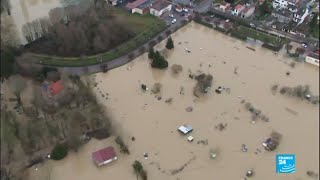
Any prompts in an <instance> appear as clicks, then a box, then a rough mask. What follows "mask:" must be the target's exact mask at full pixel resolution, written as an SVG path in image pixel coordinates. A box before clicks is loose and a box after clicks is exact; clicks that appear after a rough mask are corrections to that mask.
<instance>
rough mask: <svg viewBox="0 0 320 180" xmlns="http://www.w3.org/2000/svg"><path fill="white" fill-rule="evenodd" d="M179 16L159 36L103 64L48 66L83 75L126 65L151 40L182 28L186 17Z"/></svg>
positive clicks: (147, 46) (138, 54) (146, 47)
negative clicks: (104, 68) (103, 67)
mask: <svg viewBox="0 0 320 180" xmlns="http://www.w3.org/2000/svg"><path fill="white" fill-rule="evenodd" d="M176 17H177V22H176V23H175V24H171V25H170V26H168V27H167V28H166V29H165V30H164V31H162V32H161V33H159V34H158V35H157V36H155V37H154V38H152V39H150V40H149V41H148V42H146V43H145V44H143V45H142V46H140V47H137V49H135V50H133V51H131V52H129V53H127V54H126V55H124V56H121V57H119V58H116V59H113V60H111V61H108V62H106V63H102V64H96V65H91V66H86V67H56V66H48V67H55V68H57V69H58V71H59V72H66V73H68V74H77V75H82V74H92V73H97V72H101V71H102V68H101V66H103V65H107V67H108V70H111V69H114V68H117V67H120V66H122V65H125V64H127V63H129V62H130V61H132V60H133V59H135V58H137V57H139V56H140V55H142V54H143V53H144V52H140V51H139V49H140V48H141V47H144V48H145V49H146V50H148V49H149V42H151V41H153V40H154V41H156V42H159V41H158V37H159V36H162V38H165V37H167V36H168V35H167V34H166V31H168V30H170V31H171V33H173V32H175V31H176V30H178V29H179V28H181V27H182V26H184V24H183V23H182V22H181V21H182V20H183V19H185V18H184V17H180V16H178V15H177V16H176ZM128 54H134V56H133V58H131V59H130V58H128Z"/></svg>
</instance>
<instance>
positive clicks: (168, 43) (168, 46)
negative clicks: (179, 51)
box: [166, 37, 174, 49]
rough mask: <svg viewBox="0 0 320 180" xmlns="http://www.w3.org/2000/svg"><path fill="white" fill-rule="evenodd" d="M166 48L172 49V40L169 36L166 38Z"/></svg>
mask: <svg viewBox="0 0 320 180" xmlns="http://www.w3.org/2000/svg"><path fill="white" fill-rule="evenodd" d="M166 48H167V49H173V48H174V44H173V40H172V38H171V37H169V38H168V40H167V44H166Z"/></svg>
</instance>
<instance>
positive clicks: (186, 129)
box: [178, 124, 193, 134]
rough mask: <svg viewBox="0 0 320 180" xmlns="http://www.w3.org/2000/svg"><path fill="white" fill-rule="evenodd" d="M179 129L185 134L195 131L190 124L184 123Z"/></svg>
mask: <svg viewBox="0 0 320 180" xmlns="http://www.w3.org/2000/svg"><path fill="white" fill-rule="evenodd" d="M178 130H179V131H180V132H182V133H183V134H188V133H189V132H191V131H193V128H192V126H190V125H187V124H184V125H182V126H180V127H179V128H178Z"/></svg>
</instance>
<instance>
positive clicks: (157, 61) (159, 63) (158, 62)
mask: <svg viewBox="0 0 320 180" xmlns="http://www.w3.org/2000/svg"><path fill="white" fill-rule="evenodd" d="M151 67H153V68H158V69H165V68H167V67H168V61H166V60H165V59H164V57H163V56H161V54H160V53H159V51H156V53H155V55H154V57H153V59H152V63H151Z"/></svg>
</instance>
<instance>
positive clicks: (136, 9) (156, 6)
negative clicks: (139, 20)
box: [126, 0, 172, 17]
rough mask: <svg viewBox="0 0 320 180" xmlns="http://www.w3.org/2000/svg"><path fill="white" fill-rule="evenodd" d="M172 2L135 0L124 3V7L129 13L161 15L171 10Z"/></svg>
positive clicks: (164, 0)
mask: <svg viewBox="0 0 320 180" xmlns="http://www.w3.org/2000/svg"><path fill="white" fill-rule="evenodd" d="M171 8H172V4H171V3H170V2H168V1H166V0H136V1H134V2H132V3H128V4H127V5H126V9H127V10H128V11H130V12H131V13H138V14H147V13H150V14H152V15H155V16H158V17H160V16H162V14H164V13H165V12H167V11H171Z"/></svg>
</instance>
